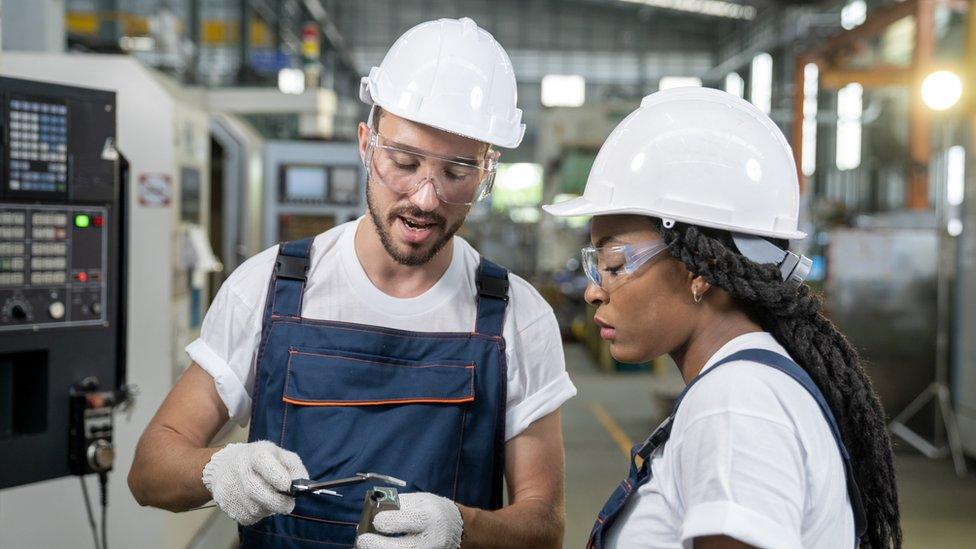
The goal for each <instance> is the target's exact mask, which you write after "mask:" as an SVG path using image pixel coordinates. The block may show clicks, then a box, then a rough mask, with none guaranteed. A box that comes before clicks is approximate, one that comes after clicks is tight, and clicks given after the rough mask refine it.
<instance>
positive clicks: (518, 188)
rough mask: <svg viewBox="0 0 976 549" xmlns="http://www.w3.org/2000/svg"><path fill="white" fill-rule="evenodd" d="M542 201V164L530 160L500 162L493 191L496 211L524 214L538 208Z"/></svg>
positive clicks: (492, 204) (492, 205) (493, 202)
mask: <svg viewBox="0 0 976 549" xmlns="http://www.w3.org/2000/svg"><path fill="white" fill-rule="evenodd" d="M540 203H542V165H541V164H533V163H528V162H519V163H515V164H499V165H498V172H497V174H496V175H495V184H494V187H493V188H492V192H491V207H492V208H493V209H494V210H496V211H509V212H510V213H511V212H514V211H515V210H518V213H517V214H516V215H523V214H525V213H526V210H531V209H533V208H534V209H536V210H538V206H539V204H540Z"/></svg>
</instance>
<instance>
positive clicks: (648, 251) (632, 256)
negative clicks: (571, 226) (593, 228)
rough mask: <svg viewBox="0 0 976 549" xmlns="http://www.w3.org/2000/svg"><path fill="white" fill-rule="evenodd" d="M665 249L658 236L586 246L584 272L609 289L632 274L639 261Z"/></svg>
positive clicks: (583, 252) (594, 282)
mask: <svg viewBox="0 0 976 549" xmlns="http://www.w3.org/2000/svg"><path fill="white" fill-rule="evenodd" d="M667 249H668V245H667V244H665V243H663V242H661V241H660V240H658V241H655V242H646V243H642V244H621V245H615V246H601V247H599V248H597V247H596V246H587V247H585V248H583V249H582V255H583V272H585V273H586V278H588V279H590V282H592V283H593V284H595V285H597V286H599V287H601V288H603V289H604V290H605V291H610V290H612V289H613V288H616V287H617V286H619V285H621V284H623V282H624V281H626V280H628V279H630V278H632V277H633V276H634V273H636V272H637V269H640V267H641V265H644V264H645V263H647V262H648V261H650V260H651V259H653V258H655V257H656V256H658V255H659V254H660V253H661V252H663V251H665V250H667Z"/></svg>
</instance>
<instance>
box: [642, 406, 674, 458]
mask: <svg viewBox="0 0 976 549" xmlns="http://www.w3.org/2000/svg"><path fill="white" fill-rule="evenodd" d="M673 423H674V416H673V415H671V416H668V417H667V419H665V420H664V421H663V422H662V423H661V425H659V426H658V428H657V429H654V432H653V433H651V436H649V437H647V440H645V441H644V443H643V444H641V445H640V448H638V449H637V455H639V456H640V457H641V458H643V459H644V461H647V458H648V457H649V456H650V455H651V453H652V452H653V451H654V450H655V449H656V448H657V447H659V446H661V445H662V444H664V443H665V442H667V441H668V439H669V438H671V425H672V424H673Z"/></svg>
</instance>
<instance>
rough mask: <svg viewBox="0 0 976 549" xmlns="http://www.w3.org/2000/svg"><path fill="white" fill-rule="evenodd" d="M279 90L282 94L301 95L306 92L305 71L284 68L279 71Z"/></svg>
mask: <svg viewBox="0 0 976 549" xmlns="http://www.w3.org/2000/svg"><path fill="white" fill-rule="evenodd" d="M278 89H279V90H281V93H288V94H292V95H301V94H302V93H304V92H305V71H303V70H302V69H292V68H284V69H281V70H280V71H278Z"/></svg>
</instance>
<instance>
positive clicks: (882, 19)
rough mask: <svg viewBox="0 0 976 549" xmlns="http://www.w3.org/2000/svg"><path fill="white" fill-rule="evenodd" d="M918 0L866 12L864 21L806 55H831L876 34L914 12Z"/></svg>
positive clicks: (821, 43) (824, 42) (906, 0)
mask: <svg viewBox="0 0 976 549" xmlns="http://www.w3.org/2000/svg"><path fill="white" fill-rule="evenodd" d="M917 7H918V0H905V1H904V2H896V3H894V4H888V5H887V6H884V7H881V8H878V9H877V10H874V11H872V12H871V13H869V14H868V16H867V19H865V20H864V23H862V24H861V25H859V26H858V27H855V28H853V29H851V30H847V31H844V32H841V33H838V34H835V35H834V36H832V37H830V38H828V39H826V40H824V41H822V42H820V43H819V44H817V45H816V46H814V47H813V48H811V49H809V50H807V52H806V53H807V55H812V56H817V55H832V54H834V53H837V52H841V51H843V50H846V49H848V48H850V47H852V46H854V45H855V44H856V43H857V42H859V41H861V40H864V39H865V38H871V37H874V36H878V35H879V34H881V33H882V32H884V30H885V29H887V28H888V27H889V26H891V24H892V23H894V22H895V21H898V20H900V19H904V18H905V17H908V16H909V15H912V14H913V13H916V11H917Z"/></svg>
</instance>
